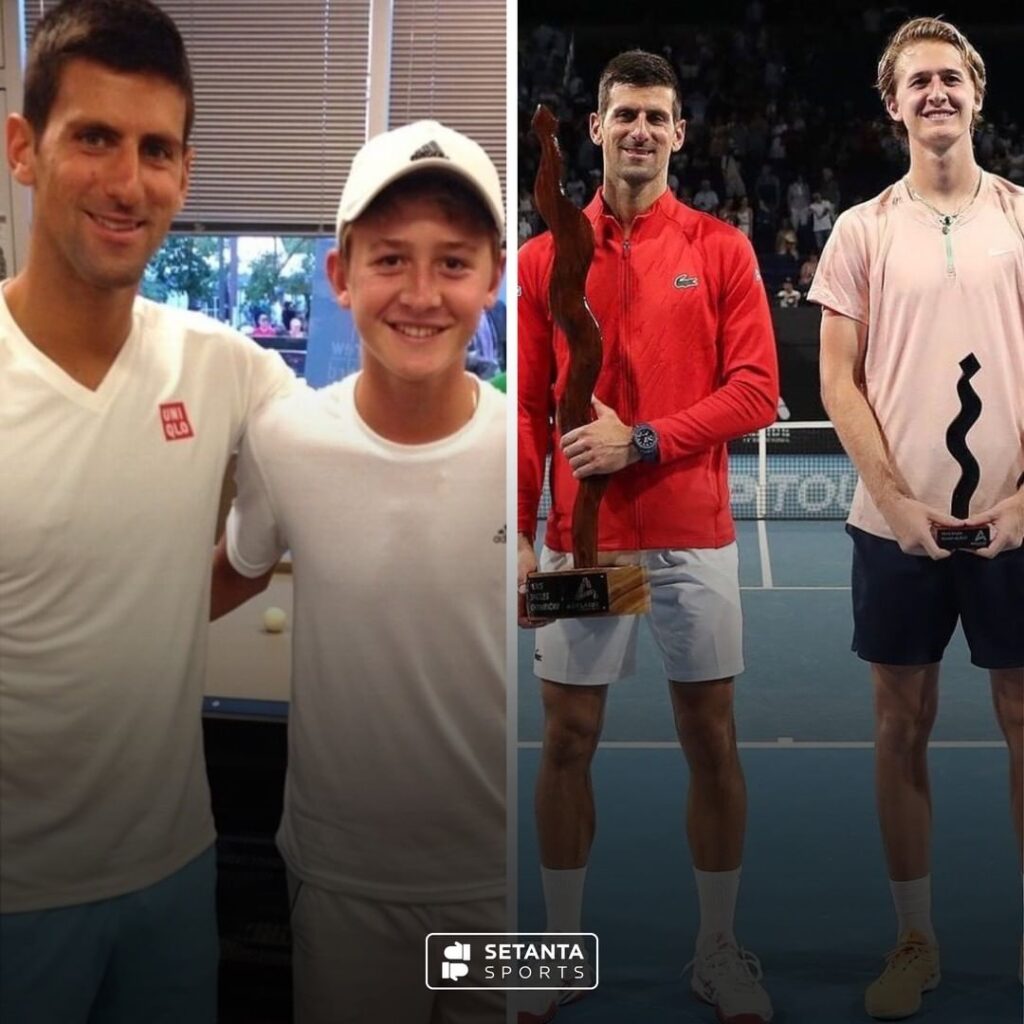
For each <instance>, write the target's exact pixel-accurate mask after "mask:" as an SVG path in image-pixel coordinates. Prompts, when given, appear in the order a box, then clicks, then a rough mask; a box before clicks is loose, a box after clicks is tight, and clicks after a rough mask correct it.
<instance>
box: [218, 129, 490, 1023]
mask: <svg viewBox="0 0 1024 1024" xmlns="http://www.w3.org/2000/svg"><path fill="white" fill-rule="evenodd" d="M502 225H503V212H502V199H501V187H500V183H499V179H498V174H497V171H496V170H495V168H494V165H493V163H492V162H491V160H490V159H489V158H488V157H487V155H486V154H485V153H484V151H483V150H482V149H481V148H480V147H479V146H478V145H477V144H476V143H475V142H473V141H472V140H470V139H468V138H466V137H465V136H462V135H460V134H458V133H457V132H454V131H452V130H451V129H449V128H446V127H444V126H443V125H440V124H438V123H436V122H432V121H422V122H417V123H415V124H411V125H407V126H405V127H403V128H398V129H396V130H394V131H391V132H388V133H385V134H383V135H379V136H377V137H375V138H373V139H371V140H370V141H369V142H368V143H367V144H366V145H365V146H364V147H363V149H362V150H360V152H359V153H358V154H357V156H356V158H355V160H354V161H353V164H352V170H351V173H350V175H349V178H348V181H347V182H346V185H345V189H344V192H343V194H342V197H341V203H340V206H339V210H338V222H337V228H338V247H337V248H336V249H335V250H333V251H332V252H331V253H330V255H329V257H328V262H327V273H328V276H329V278H330V280H331V283H332V285H333V287H334V290H335V293H336V294H337V297H338V301H339V303H340V304H341V305H342V306H344V307H346V308H348V309H351V310H352V314H353V316H354V318H355V322H356V326H357V329H358V331H359V336H360V339H361V343H362V369H361V371H360V372H359V373H357V374H355V375H353V376H351V377H348V378H346V379H345V380H342V381H340V382H338V383H337V384H334V385H332V386H331V387H328V388H325V389H323V390H322V391H319V392H309V393H305V394H303V395H299V396H296V399H295V401H291V400H286V401H283V402H280V403H277V404H276V405H274V406H273V407H271V408H270V409H268V411H267V413H266V415H265V416H263V417H261V418H260V419H259V420H258V421H257V422H256V423H255V424H254V425H253V428H252V433H251V435H250V436H249V438H248V439H247V443H246V444H245V446H244V447H243V449H242V451H241V454H240V460H239V474H238V484H239V493H238V497H237V499H236V501H235V505H234V508H233V509H232V512H231V515H230V517H229V520H228V525H227V530H226V538H225V541H224V542H222V545H221V547H220V548H219V549H218V554H217V558H216V567H215V574H214V575H215V588H214V606H213V613H214V615H215V616H216V615H217V614H222V613H223V612H224V611H227V610H229V608H230V607H233V606H234V604H237V603H238V601H239V599H240V598H243V597H244V596H246V595H247V594H251V593H253V592H256V591H257V590H259V589H262V585H265V581H266V579H267V573H268V571H269V570H271V569H272V568H273V566H274V564H275V563H276V562H277V560H278V559H279V558H280V556H281V555H282V554H283V553H284V551H285V550H290V551H291V557H292V562H293V571H294V582H295V619H294V621H295V634H294V663H293V681H292V702H291V709H290V714H289V764H288V777H287V783H286V792H285V807H284V815H283V818H282V822H281V827H280V831H279V833H278V842H279V845H280V848H281V852H282V854H283V856H284V859H285V861H286V863H287V866H288V873H289V882H290V888H291V894H292V930H293V935H294V950H293V973H294V981H295V997H294V1006H295V1019H296V1021H298V1022H300V1024H321V1022H323V1024H327V1022H328V1021H329V1022H330V1024H338V1022H341V1021H350V1022H361V1021H370V1020H375V1021H376V1020H394V1021H403V1022H409V1024H417V1022H423V1024H427V1022H429V1021H437V1020H444V1021H448V1020H451V1021H463V1020H465V1021H494V1022H495V1024H498V1022H499V1021H500V1020H501V1019H502V1015H503V1010H502V1005H503V1004H502V1001H501V998H500V994H499V993H495V992H486V991H485V992H461V991H460V992H440V993H438V992H434V991H431V990H429V989H427V988H426V987H425V985H424V983H423V977H424V963H423V957H424V938H425V936H426V935H427V934H428V933H429V932H467V931H501V930H503V929H504V927H505V924H504V921H505V906H504V898H505V897H504V893H505V551H506V545H505V433H506V431H505V398H504V396H503V395H501V394H500V393H499V392H498V391H496V390H495V389H493V388H491V387H490V386H489V385H487V384H484V383H481V382H480V381H478V380H477V379H476V378H475V377H473V376H472V375H470V374H467V373H466V372H465V369H464V365H465V353H466V348H467V346H468V344H469V342H470V340H471V338H472V336H473V333H474V331H475V330H476V328H477V325H478V323H479V321H480V317H481V314H482V312H483V311H484V310H485V309H488V308H490V307H491V306H492V305H493V304H494V303H495V301H496V300H497V296H498V288H499V284H500V280H501V273H502V262H503V261H502V257H501V244H500V243H501V232H502Z"/></svg>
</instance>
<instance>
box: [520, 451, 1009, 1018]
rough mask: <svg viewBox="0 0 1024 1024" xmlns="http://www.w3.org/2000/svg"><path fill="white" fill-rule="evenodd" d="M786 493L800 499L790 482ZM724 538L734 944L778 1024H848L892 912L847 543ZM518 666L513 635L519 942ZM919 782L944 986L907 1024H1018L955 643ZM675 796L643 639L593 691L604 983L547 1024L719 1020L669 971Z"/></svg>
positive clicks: (791, 536)
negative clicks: (743, 786) (732, 561)
mask: <svg viewBox="0 0 1024 1024" xmlns="http://www.w3.org/2000/svg"><path fill="white" fill-rule="evenodd" d="M736 468H737V467H736V466H735V465H734V473H735V470H736ZM748 468H749V467H742V469H743V470H744V471H746V470H747V469H748ZM840 472H842V470H840ZM831 478H832V479H833V481H834V480H835V479H837V477H836V476H835V474H833V475H832V477H831ZM815 486H818V487H819V489H818V490H817V491H815V490H814V488H813V487H812V486H811V485H805V486H804V490H803V494H804V496H805V497H807V496H810V500H812V501H815V500H820V499H822V498H823V497H824V495H825V494H827V493H830V491H829V487H830V485H820V484H819V485H815ZM835 486H839V485H835ZM792 487H793V493H800V490H799V487H800V485H799V483H797V484H795V485H792ZM822 488H823V489H822ZM735 490H736V488H735V485H734V494H735ZM755 500H762V501H763V497H762V498H760V499H757V498H755ZM738 528H739V545H740V565H741V569H740V573H741V585H742V586H743V588H744V590H743V600H744V614H745V650H746V663H747V671H746V672H745V674H744V675H743V676H742V677H740V679H739V681H738V683H737V690H736V717H737V728H738V732H739V738H740V744H741V755H742V759H743V766H744V771H745V774H746V779H747V787H748V799H749V820H748V829H747V841H746V852H745V856H744V869H743V884H742V887H741V892H740V903H739V910H738V918H737V934H738V937H739V938H740V941H741V942H742V943H743V944H744V945H745V946H747V947H748V948H750V949H751V950H753V951H754V952H755V953H757V954H758V956H759V957H760V959H761V963H762V966H763V968H764V972H765V984H766V987H767V988H768V990H769V992H770V994H771V995H772V998H773V1001H774V1003H775V1009H776V1016H775V1020H776V1021H778V1022H780V1024H797V1022H799V1024H803V1022H814V1024H819V1022H821V1024H833V1022H835V1024H841V1022H846V1021H851V1022H852V1021H864V1020H866V1019H868V1018H867V1017H866V1015H865V1013H864V1009H863V990H864V988H865V986H866V985H867V984H869V983H870V981H871V980H873V978H874V977H875V976H876V975H877V974H878V972H879V971H880V969H881V967H882V963H883V961H882V958H883V955H884V953H885V952H886V951H887V950H888V949H889V948H890V947H891V946H892V944H893V941H894V939H895V917H894V915H893V912H892V908H891V902H890V897H889V890H888V885H887V881H886V871H885V864H884V860H883V856H882V848H881V840H880V838H879V833H878V827H877V823H876V818H875V809H874V796H873V775H872V773H873V765H872V756H873V751H872V711H871V690H870V685H869V679H868V672H867V667H866V666H865V665H864V664H863V663H862V662H860V661H859V660H858V659H857V658H856V657H855V656H854V655H853V654H852V653H851V652H850V649H849V648H850V635H851V617H850V610H849V602H850V595H849V542H848V539H847V537H846V535H845V533H844V531H843V525H842V523H841V522H839V521H820V522H806V521H778V522H775V521H768V522H765V521H757V522H754V521H748V522H741V523H739V524H738ZM532 663H533V658H532V637H531V636H530V635H529V634H528V633H526V632H521V633H520V646H519V666H520V668H519V702H518V705H519V706H518V714H519V740H520V750H519V773H518V816H519V824H518V829H519V851H518V856H519V911H520V918H519V926H520V928H523V929H536V928H542V927H543V924H544V910H543V902H542V898H541V893H540V880H539V873H538V868H537V841H536V833H535V830H534V824H533V810H532V800H533V784H534V779H535V777H536V771H537V764H538V759H539V741H540V736H541V711H540V702H539V697H538V693H537V685H536V681H535V679H534V677H533V675H532ZM931 770H932V789H933V799H934V836H933V894H934V902H935V914H934V917H935V924H936V928H937V930H938V934H939V939H940V943H941V947H942V974H943V977H942V984H941V985H940V987H939V988H938V989H937V990H936V991H935V992H933V993H930V994H929V995H927V996H926V997H925V1004H924V1008H923V1009H922V1011H921V1014H920V1015H919V1016H918V1017H916V1018H915V1019H919V1020H922V1021H932V1022H940V1024H953V1022H956V1024H965V1022H972V1024H973V1022H975V1021H977V1022H993V1024H994V1022H1007V1024H1009V1022H1015V1024H1016V1022H1019V1021H1020V1020H1021V1011H1022V1004H1021V986H1020V982H1019V981H1018V980H1017V969H1018V965H1019V960H1018V958H1019V952H1020V941H1021V876H1020V863H1019V861H1018V860H1017V857H1016V856H1015V854H1014V839H1013V830H1012V826H1011V822H1010V814H1009V785H1008V776H1007V754H1006V749H1005V747H1004V745H1003V743H1002V740H1001V737H1000V736H999V734H998V731H997V726H996V724H995V719H994V714H993V711H992V706H991V699H990V694H989V684H988V676H987V673H985V672H982V671H981V670H978V669H975V668H973V667H972V666H971V665H970V663H969V659H968V655H967V651H966V647H965V645H964V643H963V640H962V638H961V637H960V636H959V633H958V635H957V637H956V638H955V639H954V642H953V644H952V645H951V648H950V650H949V651H948V652H947V656H946V659H945V662H944V669H943V679H942V685H941V696H940V706H939V716H938V720H937V722H936V726H935V730H934V733H933V744H932V751H931ZM685 786H686V765H685V762H684V760H683V757H682V754H681V751H680V750H679V748H678V746H677V743H676V739H675V733H674V728H673V724H672V715H671V709H670V704H669V697H668V693H667V688H666V683H665V680H664V678H663V673H662V669H661V664H660V659H659V657H658V655H657V650H656V648H655V647H654V644H653V641H651V639H650V637H649V636H647V635H646V634H645V632H644V629H643V628H642V629H641V639H640V643H639V645H638V665H637V673H636V675H635V676H634V677H632V678H631V679H630V680H627V681H624V682H622V683H620V684H617V685H616V686H615V687H614V688H613V692H612V693H611V695H610V696H609V700H608V711H607V720H606V724H605V729H604V736H603V742H602V746H601V749H600V750H599V751H598V754H597V757H596V759H595V763H594V790H595V796H596V801H597V813H598V831H597V838H596V841H595V845H594V849H593V854H592V857H591V861H590V867H589V871H588V876H587V890H586V897H585V902H584V918H583V927H584V928H585V929H587V930H592V931H595V932H597V933H598V935H599V936H600V939H601V943H602V947H601V973H602V976H601V984H600V987H599V988H598V990H597V991H596V992H595V993H592V994H591V995H589V996H588V997H587V998H586V999H584V1000H582V1001H581V1002H580V1003H578V1004H575V1005H573V1006H570V1007H566V1008H565V1009H563V1010H561V1011H560V1013H559V1016H558V1020H559V1022H561V1021H563V1020H564V1021H565V1022H566V1024H605V1022H608V1024H610V1022H612V1021H615V1022H622V1021H643V1022H645V1024H646V1022H649V1024H661V1022H672V1024H680V1022H684V1021H701V1020H703V1021H707V1020H710V1019H712V1018H713V1011H712V1010H711V1009H710V1008H709V1007H707V1006H705V1005H703V1004H701V1003H699V1002H698V1001H697V1000H696V999H695V998H694V997H693V996H692V995H691V994H690V989H689V979H688V978H687V977H684V975H683V973H682V968H683V965H684V964H685V963H686V962H687V961H688V960H689V958H690V956H691V955H692V950H693V940H694V935H695V932H696V921H697V905H696V892H695V888H694V883H693V876H692V873H691V867H690V858H689V852H688V850H687V848H686V844H685V838H684V834H683V828H682V823H683V811H684V794H685Z"/></svg>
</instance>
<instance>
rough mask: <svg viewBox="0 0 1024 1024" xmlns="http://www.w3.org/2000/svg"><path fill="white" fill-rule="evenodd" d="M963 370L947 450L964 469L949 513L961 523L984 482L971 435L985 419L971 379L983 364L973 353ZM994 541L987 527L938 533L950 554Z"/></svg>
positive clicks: (944, 529)
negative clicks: (957, 404) (958, 408)
mask: <svg viewBox="0 0 1024 1024" xmlns="http://www.w3.org/2000/svg"><path fill="white" fill-rule="evenodd" d="M960 369H961V371H962V373H961V374H960V379H959V380H958V381H957V382H956V393H957V396H958V397H959V399H960V411H959V412H958V413H957V414H956V416H955V417H954V419H953V422H952V423H950V425H949V428H948V429H947V431H946V447H947V448H948V449H949V454H950V455H952V456H953V458H954V459H956V461H957V463H958V464H959V466H960V480H959V481H958V482H957V485H956V487H954V488H953V496H952V498H951V499H950V503H949V513H950V515H952V516H955V517H956V518H957V519H967V518H968V517H969V515H970V508H971V498H972V497H973V495H974V492H975V491H976V490H977V489H978V481H979V480H980V479H981V471H980V470H979V468H978V460H977V459H976V458H975V457H974V456H973V455H972V454H971V450H970V448H968V447H967V433H968V431H969V430H970V429H971V427H973V426H974V424H975V423H977V422H978V417H979V416H980V415H981V399H980V398H979V397H978V394H977V392H976V391H975V390H974V388H972V387H971V378H972V377H973V376H974V375H975V374H976V373H977V372H978V370H980V369H981V363H979V362H978V359H977V357H976V356H975V355H974V353H973V352H972V353H970V355H967V356H965V357H964V358H963V359H961V360H960ZM991 539H992V538H991V535H990V531H989V528H988V527H987V526H972V527H962V526H940V527H939V528H938V529H937V530H936V531H935V541H936V543H937V544H938V545H939V547H940V548H945V549H946V550H947V551H955V550H957V549H958V548H987V547H988V546H989V544H990V543H991Z"/></svg>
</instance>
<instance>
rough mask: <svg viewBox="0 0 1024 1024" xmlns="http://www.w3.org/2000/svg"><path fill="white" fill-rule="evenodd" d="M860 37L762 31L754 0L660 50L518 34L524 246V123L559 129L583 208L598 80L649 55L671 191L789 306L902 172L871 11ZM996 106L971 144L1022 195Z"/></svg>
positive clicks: (1003, 114)
mask: <svg viewBox="0 0 1024 1024" xmlns="http://www.w3.org/2000/svg"><path fill="white" fill-rule="evenodd" d="M856 28H857V31H852V32H847V33H845V34H844V38H843V40H842V42H841V43H838V42H837V41H836V36H835V33H834V32H830V31H829V26H822V25H820V24H818V25H815V26H811V25H807V26H804V27H803V28H801V26H800V25H794V24H792V23H791V22H786V23H777V24H769V23H767V22H766V20H765V17H764V8H763V5H762V4H761V3H760V2H759V0H752V2H751V3H750V4H749V5H748V7H747V11H746V20H745V22H744V23H743V24H742V25H740V26H736V25H733V26H721V27H718V28H709V27H706V26H704V27H700V28H694V27H692V26H686V25H662V26H659V29H658V33H657V38H658V40H659V42H658V45H657V46H652V45H651V43H650V41H649V40H647V41H646V43H645V41H644V40H633V39H629V40H624V39H622V38H621V36H617V34H616V33H614V32H609V31H607V27H604V29H603V30H602V29H596V30H595V28H594V27H593V26H590V27H588V26H576V27H574V26H572V25H566V26H562V27H555V26H552V25H547V24H541V25H536V26H533V27H527V28H524V29H523V30H522V33H523V34H522V37H521V39H520V47H519V153H520V171H519V182H520V193H519V202H518V235H519V243H520V244H522V243H523V242H524V241H525V240H526V239H527V238H529V237H530V236H531V235H533V234H535V233H537V232H538V231H540V230H543V227H544V225H543V222H542V221H541V220H540V218H539V216H538V215H537V213H536V211H535V210H534V207H533V199H532V195H531V190H532V187H533V181H534V178H535V176H536V169H537V162H538V159H539V151H538V148H537V145H536V143H535V142H534V140H533V139H532V138H531V136H530V119H531V117H532V114H533V111H534V109H535V108H536V106H537V104H539V103H544V104H546V105H547V106H548V107H550V108H551V109H552V110H553V111H554V112H555V114H556V115H557V116H558V118H559V121H560V130H559V138H560V145H561V148H562V152H563V154H564V158H565V162H566V179H565V191H566V193H567V195H568V196H569V197H570V198H571V199H573V201H575V202H576V203H577V204H579V205H583V204H584V203H586V202H587V201H589V199H590V198H591V196H592V195H593V194H594V192H595V191H596V189H597V188H598V186H599V185H600V182H601V170H600V167H601V154H600V151H599V150H598V148H597V147H596V146H594V145H593V143H592V142H591V141H590V137H589V133H588V116H589V114H590V113H591V112H592V111H594V110H596V109H597V96H596V87H597V78H598V75H599V74H600V69H601V67H602V65H603V64H604V62H605V61H606V60H607V59H608V58H610V57H611V56H613V55H614V54H615V53H616V52H618V50H620V49H624V48H626V46H630V45H646V47H647V48H648V49H657V50H658V51H659V52H661V53H662V54H663V55H664V56H665V57H666V58H667V59H668V60H669V61H670V62H671V63H672V65H673V66H674V68H675V70H676V73H677V74H678V76H679V80H680V85H681V90H682V100H683V117H684V118H686V138H685V142H684V145H683V148H682V150H681V151H680V152H679V153H677V154H675V155H674V157H673V159H672V161H671V163H670V175H669V187H670V188H671V189H672V191H673V192H674V193H675V194H676V196H678V197H679V199H680V200H682V201H683V202H685V203H688V204H690V205H692V206H693V207H694V208H696V209H698V210H703V211H705V212H706V213H709V214H711V215H713V216H716V217H719V218H721V219H722V220H726V221H728V222H729V223H731V224H733V225H735V226H736V227H738V228H739V229H740V230H741V231H743V232H744V233H745V234H746V235H747V236H748V237H749V238H750V239H751V241H752V243H753V245H754V248H755V251H756V252H757V254H758V259H759V262H760V264H761V271H762V276H763V278H764V281H765V286H766V288H767V289H768V294H769V296H771V297H773V298H774V300H775V304H776V305H783V306H794V305H797V304H798V303H799V302H800V301H802V296H803V295H805V294H806V292H807V289H808V288H809V287H810V282H811V278H812V277H813V276H814V270H815V267H816V265H817V254H818V253H820V252H821V249H822V246H823V245H824V244H825V241H826V239H827V238H828V236H829V233H830V232H831V230H832V226H833V224H834V223H835V219H836V217H837V216H838V215H839V213H840V212H842V210H844V209H846V208H847V207H849V206H851V205H854V204H856V203H860V202H863V201H865V200H867V199H869V198H871V197H872V196H874V195H876V194H877V193H878V192H880V191H881V190H882V189H883V188H884V187H886V186H887V185H889V184H891V183H892V182H893V181H895V180H897V179H898V178H899V177H900V176H901V174H902V173H903V172H904V171H905V169H906V166H907V155H906V152H905V143H904V142H903V140H902V139H901V138H900V136H899V135H898V134H897V132H896V130H895V129H894V128H893V126H892V125H891V124H890V123H889V122H888V119H887V118H886V116H885V113H884V111H883V109H882V107H881V103H880V101H879V99H878V96H877V94H876V93H875V92H874V90H873V83H872V80H871V73H872V71H873V69H874V66H875V62H877V59H878V55H879V53H880V52H881V50H882V48H883V46H884V42H885V38H886V34H887V32H888V30H889V28H891V26H889V25H886V24H884V19H883V17H882V14H881V12H879V11H878V9H876V8H874V7H873V6H871V5H868V6H867V7H866V8H865V9H864V12H863V16H862V20H861V22H860V24H859V25H858V26H856ZM987 53H988V48H986V54H987ZM851 96H856V97H858V98H857V99H851V98H850V97H851ZM999 99H1000V98H999V96H998V95H995V96H993V95H990V97H989V101H988V102H987V103H986V108H985V111H984V115H985V116H984V119H983V120H982V122H981V124H980V127H979V128H978V130H977V134H976V139H975V145H976V150H977V154H978V160H979V163H980V164H981V165H982V166H983V167H984V168H986V169H987V170H989V171H992V172H993V173H995V174H999V175H1002V176H1003V177H1006V178H1008V179H1010V180H1011V181H1014V182H1016V183H1018V184H1021V185H1024V136H1022V133H1021V130H1020V127H1019V125H1018V124H1017V123H1016V122H1014V121H1013V119H1012V118H1011V117H1010V116H1009V110H1010V107H1011V97H1010V96H1009V95H1004V96H1003V97H1002V103H1001V105H999V104H998V101H999ZM787 282H788V283H787ZM794 294H795V296H796V297H795V298H794Z"/></svg>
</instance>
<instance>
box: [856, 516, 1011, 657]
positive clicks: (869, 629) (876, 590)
mask: <svg viewBox="0 0 1024 1024" xmlns="http://www.w3.org/2000/svg"><path fill="white" fill-rule="evenodd" d="M846 532H847V533H848V534H849V535H850V536H851V537H852V538H853V650H854V652H855V653H856V654H857V655H858V657H861V658H863V659H864V660H865V661H871V662H875V663H876V664H880V665H930V664H932V663H933V662H937V661H940V660H941V659H942V654H943V651H945V649H946V645H947V644H948V643H949V638H950V637H951V636H952V635H953V630H954V629H956V623H957V620H958V619H959V620H960V622H961V623H962V624H963V629H964V636H965V637H966V638H967V646H968V647H969V648H970V650H971V661H972V662H973V663H974V664H975V665H977V666H979V668H990V669H991V668H1020V667H1021V666H1022V665H1024V547H1021V548H1017V549H1015V550H1013V551H1004V552H1003V553H1002V554H1001V555H997V556H996V557H995V558H979V557H978V556H977V555H973V554H971V553H970V552H968V551H955V552H953V555H952V557H950V558H944V559H940V560H939V561H934V560H932V559H931V558H926V557H924V556H922V555H908V554H905V553H904V552H903V551H901V550H900V546H899V545H898V544H897V543H896V541H894V540H886V539H885V538H883V537H876V536H874V534H870V533H866V532H865V531H864V530H859V529H857V527H855V526H847V527H846Z"/></svg>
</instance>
